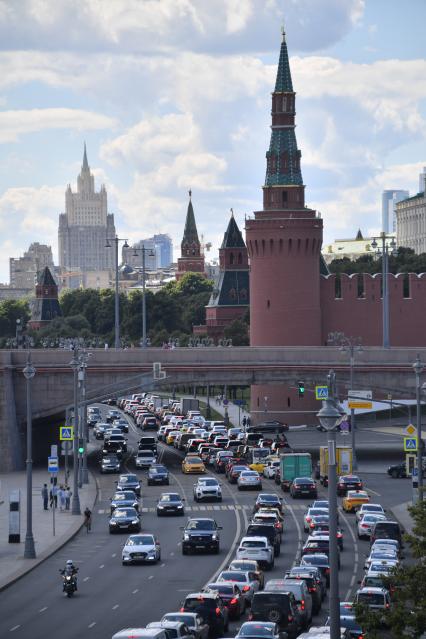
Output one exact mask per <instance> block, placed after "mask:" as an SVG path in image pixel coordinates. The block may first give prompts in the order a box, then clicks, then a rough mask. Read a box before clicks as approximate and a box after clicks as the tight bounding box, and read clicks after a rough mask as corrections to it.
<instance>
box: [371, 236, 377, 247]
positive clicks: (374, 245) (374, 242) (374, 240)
mask: <svg viewBox="0 0 426 639" xmlns="http://www.w3.org/2000/svg"><path fill="white" fill-rule="evenodd" d="M371 246H372V247H373V249H374V250H376V248H377V242H376V238H375V237H373V241H372V242H371Z"/></svg>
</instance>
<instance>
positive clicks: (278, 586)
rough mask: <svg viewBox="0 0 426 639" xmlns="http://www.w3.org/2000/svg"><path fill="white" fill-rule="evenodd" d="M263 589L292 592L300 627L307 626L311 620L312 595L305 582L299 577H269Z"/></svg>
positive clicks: (306, 627)
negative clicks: (299, 618) (300, 621)
mask: <svg viewBox="0 0 426 639" xmlns="http://www.w3.org/2000/svg"><path fill="white" fill-rule="evenodd" d="M265 591H267V592H270V591H274V592H292V593H293V595H294V597H295V599H296V603H297V606H298V608H299V613H300V617H301V620H302V627H303V629H304V630H307V629H308V628H309V625H310V623H311V621H312V597H311V594H310V592H309V589H308V586H307V584H306V583H305V582H304V581H303V580H301V579H291V578H288V577H287V578H285V579H271V580H270V581H268V582H266V584H265Z"/></svg>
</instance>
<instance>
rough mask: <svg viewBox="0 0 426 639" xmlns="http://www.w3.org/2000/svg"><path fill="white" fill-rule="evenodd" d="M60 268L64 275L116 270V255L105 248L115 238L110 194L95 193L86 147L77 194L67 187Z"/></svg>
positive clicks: (61, 218)
mask: <svg viewBox="0 0 426 639" xmlns="http://www.w3.org/2000/svg"><path fill="white" fill-rule="evenodd" d="M58 235H59V266H60V267H61V268H62V269H63V271H65V272H67V271H68V272H72V271H77V270H79V271H81V272H82V273H83V274H84V273H87V272H88V271H107V270H109V269H113V268H114V251H113V250H112V249H108V248H105V240H106V238H107V237H109V238H111V237H115V226H114V216H113V215H109V214H108V207H107V192H106V189H105V186H104V185H103V184H102V185H101V188H100V191H99V192H96V191H95V178H94V177H93V175H92V174H91V172H90V167H89V163H88V161H87V153H86V145H84V155H83V164H82V167H81V172H80V175H79V176H78V177H77V193H73V192H72V191H71V186H70V185H69V184H68V186H67V190H66V192H65V213H61V214H60V216H59V230H58Z"/></svg>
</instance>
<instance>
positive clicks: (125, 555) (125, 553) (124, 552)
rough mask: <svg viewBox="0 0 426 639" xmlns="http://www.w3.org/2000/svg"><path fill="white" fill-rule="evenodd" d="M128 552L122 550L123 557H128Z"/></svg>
mask: <svg viewBox="0 0 426 639" xmlns="http://www.w3.org/2000/svg"><path fill="white" fill-rule="evenodd" d="M129 554H130V553H129V551H128V550H123V552H122V555H123V557H128V556H129Z"/></svg>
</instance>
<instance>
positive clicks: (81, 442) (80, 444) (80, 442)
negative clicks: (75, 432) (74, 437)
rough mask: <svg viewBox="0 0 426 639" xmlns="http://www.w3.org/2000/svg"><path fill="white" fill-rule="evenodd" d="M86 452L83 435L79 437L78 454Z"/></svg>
mask: <svg viewBox="0 0 426 639" xmlns="http://www.w3.org/2000/svg"><path fill="white" fill-rule="evenodd" d="M83 453H84V439H83V438H82V437H79V438H78V454H79V455H83Z"/></svg>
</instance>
